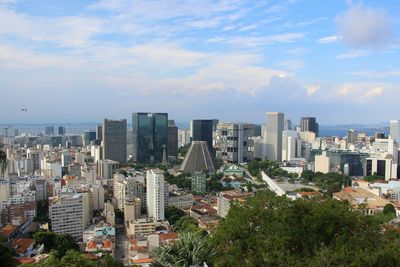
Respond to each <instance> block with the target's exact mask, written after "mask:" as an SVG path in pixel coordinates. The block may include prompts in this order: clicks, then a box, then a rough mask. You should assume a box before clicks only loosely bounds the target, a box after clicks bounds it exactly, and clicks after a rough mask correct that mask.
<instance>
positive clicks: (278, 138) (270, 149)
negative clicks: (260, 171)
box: [266, 112, 285, 161]
mask: <svg viewBox="0 0 400 267" xmlns="http://www.w3.org/2000/svg"><path fill="white" fill-rule="evenodd" d="M284 120H285V116H284V114H283V113H282V112H267V136H266V144H267V147H266V155H267V159H268V160H276V161H282V132H283V129H284Z"/></svg>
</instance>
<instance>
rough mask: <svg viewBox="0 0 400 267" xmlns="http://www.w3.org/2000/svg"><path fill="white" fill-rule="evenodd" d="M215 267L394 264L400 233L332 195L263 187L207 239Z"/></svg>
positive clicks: (399, 256) (399, 255)
mask: <svg viewBox="0 0 400 267" xmlns="http://www.w3.org/2000/svg"><path fill="white" fill-rule="evenodd" d="M212 244H213V245H214V247H215V248H218V251H219V253H218V254H217V257H216V259H215V261H214V265H215V266H399V265H400V246H399V245H400V235H399V233H398V232H394V231H392V230H390V229H389V228H388V229H385V228H383V227H382V226H381V225H380V223H379V221H378V220H376V218H375V217H373V216H366V215H364V214H362V213H361V212H357V211H352V210H351V209H350V208H349V206H348V204H346V203H342V202H339V201H336V200H333V199H325V200H323V201H316V200H311V201H306V200H300V199H299V200H296V201H290V200H288V199H287V198H285V197H277V196H275V195H274V194H273V193H271V192H268V191H260V192H259V193H258V194H257V195H256V196H255V197H253V198H250V199H248V201H247V202H246V203H245V204H243V205H241V206H239V205H233V206H232V208H231V210H230V211H229V214H228V216H227V218H226V219H225V220H224V221H222V222H221V224H220V225H219V227H218V228H217V230H216V232H215V234H214V235H213V238H212Z"/></svg>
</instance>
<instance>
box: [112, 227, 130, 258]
mask: <svg viewBox="0 0 400 267" xmlns="http://www.w3.org/2000/svg"><path fill="white" fill-rule="evenodd" d="M115 234H116V240H115V258H116V259H118V260H120V261H122V263H123V264H124V265H128V264H129V262H128V261H129V239H128V237H127V236H126V234H125V228H124V226H123V224H122V225H121V224H119V225H116V227H115Z"/></svg>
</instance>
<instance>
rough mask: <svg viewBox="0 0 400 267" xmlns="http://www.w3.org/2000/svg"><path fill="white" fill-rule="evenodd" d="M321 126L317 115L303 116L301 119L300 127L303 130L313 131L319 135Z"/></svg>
mask: <svg viewBox="0 0 400 267" xmlns="http://www.w3.org/2000/svg"><path fill="white" fill-rule="evenodd" d="M318 128H319V126H318V123H317V119H316V118H315V117H302V118H301V119H300V129H301V131H302V132H313V133H315V134H316V136H318V133H319V129H318Z"/></svg>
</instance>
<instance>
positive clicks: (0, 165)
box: [0, 149, 7, 177]
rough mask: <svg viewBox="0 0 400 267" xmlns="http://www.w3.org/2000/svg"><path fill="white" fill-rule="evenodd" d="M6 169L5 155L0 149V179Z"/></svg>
mask: <svg viewBox="0 0 400 267" xmlns="http://www.w3.org/2000/svg"><path fill="white" fill-rule="evenodd" d="M6 168H7V154H6V153H5V152H4V151H3V150H1V149H0V177H1V175H3V174H4V173H5V171H6Z"/></svg>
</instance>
